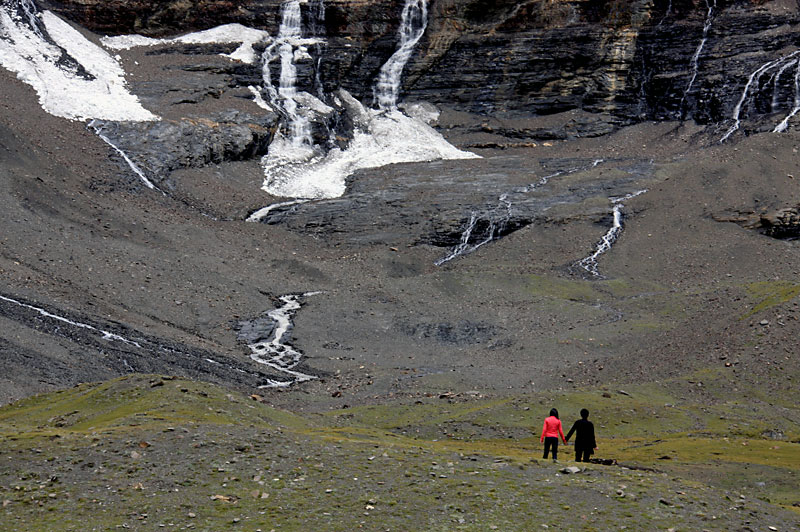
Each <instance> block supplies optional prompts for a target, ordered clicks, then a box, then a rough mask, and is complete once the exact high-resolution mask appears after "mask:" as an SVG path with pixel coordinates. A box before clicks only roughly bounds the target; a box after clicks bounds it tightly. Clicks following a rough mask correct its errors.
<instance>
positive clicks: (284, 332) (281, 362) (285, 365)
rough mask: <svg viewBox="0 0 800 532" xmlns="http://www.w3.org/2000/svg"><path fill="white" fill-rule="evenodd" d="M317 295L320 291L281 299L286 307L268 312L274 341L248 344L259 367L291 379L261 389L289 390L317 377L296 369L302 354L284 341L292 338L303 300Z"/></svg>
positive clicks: (275, 381)
mask: <svg viewBox="0 0 800 532" xmlns="http://www.w3.org/2000/svg"><path fill="white" fill-rule="evenodd" d="M318 293H319V292H307V293H305V294H302V295H299V294H295V295H288V296H283V297H281V298H280V300H281V301H282V302H283V306H281V307H279V308H277V309H275V310H271V311H270V312H268V313H267V317H268V318H269V319H270V320H272V321H273V322H274V330H273V334H272V338H271V339H270V340H269V341H259V342H255V343H252V344H249V345H248V347H249V348H250V358H251V359H253V360H254V361H256V362H258V363H259V364H264V365H265V366H268V367H270V368H272V369H274V370H276V371H278V372H279V373H282V374H283V375H286V376H287V377H288V378H289V380H286V381H283V380H277V379H268V380H267V383H266V384H264V385H262V386H259V388H286V387H288V386H291V385H292V384H297V383H301V382H306V381H310V380H312V379H315V378H316V377H314V376H313V375H307V374H305V373H301V372H299V371H296V370H295V369H294V368H295V367H297V366H298V365H299V364H300V362H301V360H302V358H303V353H301V352H300V351H298V350H297V349H295V348H293V347H292V346H291V345H289V344H287V343H284V342H286V341H288V338H289V336H290V332H291V328H292V317H293V316H294V314H295V313H296V312H297V310H298V309H299V308H300V300H301V298H303V297H308V296H313V295H316V294H318Z"/></svg>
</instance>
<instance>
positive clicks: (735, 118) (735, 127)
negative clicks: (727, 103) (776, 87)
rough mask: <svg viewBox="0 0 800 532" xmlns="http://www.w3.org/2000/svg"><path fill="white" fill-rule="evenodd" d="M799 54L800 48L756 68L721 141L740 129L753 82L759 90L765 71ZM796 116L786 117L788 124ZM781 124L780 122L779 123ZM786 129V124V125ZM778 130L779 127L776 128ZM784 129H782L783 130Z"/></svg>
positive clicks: (746, 84) (781, 64)
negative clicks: (759, 83)
mask: <svg viewBox="0 0 800 532" xmlns="http://www.w3.org/2000/svg"><path fill="white" fill-rule="evenodd" d="M798 54H800V50H795V51H794V52H791V53H790V54H787V55H784V56H783V57H779V58H778V59H774V60H772V61H767V62H766V63H764V64H763V65H761V66H760V67H758V68H757V69H756V70H754V71H753V72H752V73H751V74H750V77H749V78H748V79H747V83H745V86H744V90H742V95H741V96H740V97H739V101H738V102H736V106H735V107H734V108H733V116H732V117H731V118H732V119H733V121H734V123H733V125H732V126H731V127H730V128H729V129H728V131H726V132H725V135H723V136H722V138H721V139H720V140H719V141H720V142H721V143H722V142H725V141H726V140H728V138H729V137H730V136H731V135H732V134H733V133H734V132H735V131H736V130H738V129H739V126H740V124H741V113H742V109H743V108H744V105H745V104H746V103H747V101H748V98H749V97H750V96H751V94H750V89H751V88H752V87H753V84H754V83H755V85H756V91H755V92H758V82H759V80H760V79H761V76H763V75H764V74H765V73H767V72H769V71H770V70H772V69H774V68H776V67H780V66H783V65H785V64H786V62H788V61H791V60H793V59H794V58H795V57H796V56H797V55H798ZM791 116H794V115H793V114H792V115H790V116H788V117H786V119H785V121H786V122H787V124H788V119H789V118H791ZM779 126H780V124H779ZM784 129H785V126H784ZM776 130H777V128H776ZM781 131H782V130H781Z"/></svg>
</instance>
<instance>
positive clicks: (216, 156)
mask: <svg viewBox="0 0 800 532" xmlns="http://www.w3.org/2000/svg"><path fill="white" fill-rule="evenodd" d="M90 128H91V129H93V130H95V131H97V132H99V133H102V134H103V135H105V136H106V137H108V138H109V139H110V140H111V142H113V143H114V145H116V146H118V147H119V148H120V149H122V150H123V151H124V152H126V154H128V157H129V158H130V159H131V160H132V161H133V162H134V164H136V166H137V167H139V168H140V169H141V170H142V171H143V172H145V174H146V175H147V176H148V177H149V178H150V179H151V180H153V181H155V182H156V183H158V184H161V183H162V182H164V181H165V180H166V179H168V177H169V175H170V173H171V172H172V171H173V170H177V169H179V168H202V167H204V166H209V165H218V164H221V163H224V162H231V161H240V160H247V159H254V158H258V157H259V156H262V155H264V154H265V153H267V149H268V147H269V144H270V142H271V141H272V138H273V135H274V132H275V129H276V128H277V116H276V115H275V114H274V113H273V114H267V115H265V116H259V117H254V116H252V115H249V114H244V113H240V112H239V111H236V110H231V111H229V112H227V113H223V114H220V115H217V116H214V117H208V118H206V117H202V118H184V119H181V120H161V121H158V122H104V121H101V120H95V121H93V122H92V123H91V125H90ZM121 166H122V167H123V168H124V166H125V165H124V163H122V165H121Z"/></svg>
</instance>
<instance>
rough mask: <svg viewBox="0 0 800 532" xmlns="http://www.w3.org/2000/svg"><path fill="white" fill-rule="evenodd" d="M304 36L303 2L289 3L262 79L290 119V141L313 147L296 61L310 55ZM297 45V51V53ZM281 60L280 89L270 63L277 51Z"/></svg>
mask: <svg viewBox="0 0 800 532" xmlns="http://www.w3.org/2000/svg"><path fill="white" fill-rule="evenodd" d="M302 34H303V30H302V17H301V12H300V0H289V1H288V2H285V3H284V4H283V16H282V18H281V25H280V28H279V29H278V36H277V38H276V39H275V42H273V43H272V45H270V46H269V47H267V49H266V50H265V51H264V65H263V70H262V76H263V79H264V86H265V87H266V88H267V90H268V91H269V92H270V94H271V96H272V100H273V103H277V101H280V104H281V108H282V109H283V110H284V111H285V113H286V116H287V118H288V120H289V130H290V137H289V138H290V139H291V141H292V144H293V145H294V146H303V145H306V146H308V145H311V124H310V123H309V121H308V119H307V118H306V117H305V116H302V115H301V114H300V113H298V111H297V101H296V100H295V98H296V96H297V88H296V83H297V65H296V64H295V60H296V59H300V58H302V57H306V56H307V55H308V53H307V52H306V50H305V47H304V46H303V43H302V41H301V38H302ZM295 46H297V47H298V48H297V50H295ZM276 47H277V49H278V57H279V58H280V61H281V69H280V77H279V85H278V90H277V91H275V89H274V86H273V84H272V74H271V72H270V63H271V62H272V60H273V59H274V58H275V48H276Z"/></svg>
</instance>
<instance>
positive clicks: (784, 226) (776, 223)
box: [714, 206, 800, 240]
mask: <svg viewBox="0 0 800 532" xmlns="http://www.w3.org/2000/svg"><path fill="white" fill-rule="evenodd" d="M714 219H715V220H717V221H718V222H733V223H735V224H738V225H740V226H742V227H744V228H746V229H752V230H755V231H758V232H759V233H761V234H764V235H767V236H770V237H772V238H777V239H781V240H795V239H797V238H800V206H797V207H783V208H778V209H768V210H762V211H760V212H755V211H751V212H739V213H731V214H719V215H715V216H714Z"/></svg>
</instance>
